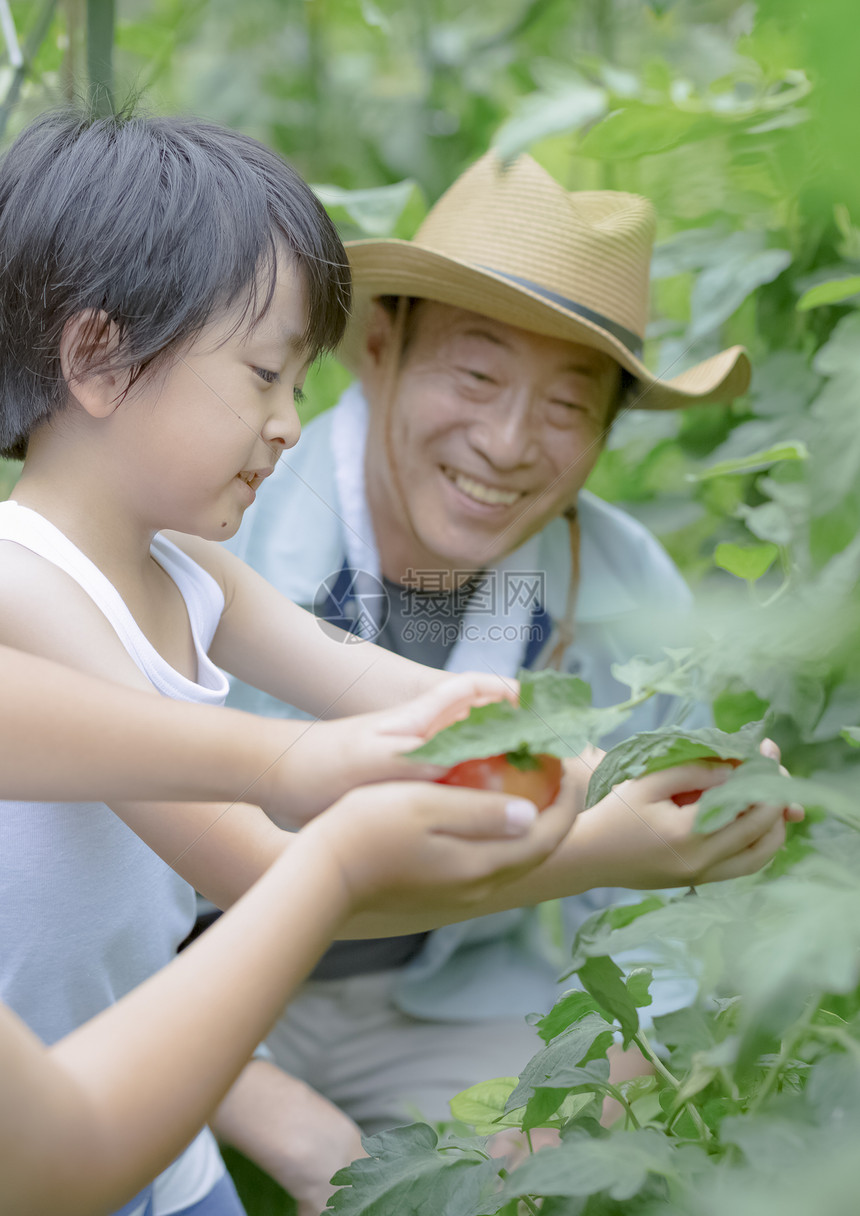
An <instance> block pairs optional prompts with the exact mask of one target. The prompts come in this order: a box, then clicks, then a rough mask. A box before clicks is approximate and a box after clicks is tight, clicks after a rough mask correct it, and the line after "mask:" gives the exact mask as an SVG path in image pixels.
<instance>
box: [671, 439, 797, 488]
mask: <svg viewBox="0 0 860 1216" xmlns="http://www.w3.org/2000/svg"><path fill="white" fill-rule="evenodd" d="M808 458H809V449H808V448H807V446H806V444H805V443H802V442H801V441H800V440H799V439H793V440H791V441H790V442H788V443H778V444H776V445H774V447H771V448H765V449H764V451H761V452H751V453H750V454H749V455H748V456H739V457H738V458H737V460H720V461H719V462H718V463H717V464H712V465H708V467H707V468H706V469H701V470H699V471H698V472H696V473H688V474H687V480H688V481H710V480H711V479H712V478H714V477H728V476H730V475H732V474H735V473H757V472H759V471H760V470H762V469H769V468H770V467H771V465H774V464H779V463H781V462H782V461H785V460H807V459H808Z"/></svg>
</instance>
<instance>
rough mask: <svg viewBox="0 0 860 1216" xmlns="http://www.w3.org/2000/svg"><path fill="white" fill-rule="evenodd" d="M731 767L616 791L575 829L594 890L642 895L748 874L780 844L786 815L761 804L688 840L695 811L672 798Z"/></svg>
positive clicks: (653, 777)
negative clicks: (607, 888)
mask: <svg viewBox="0 0 860 1216" xmlns="http://www.w3.org/2000/svg"><path fill="white" fill-rule="evenodd" d="M730 772H731V769H729V768H728V767H720V766H716V765H707V764H684V765H678V766H677V767H675V768H669V769H664V770H663V771H662V772H659V773H651V774H649V775H648V776H647V777H640V778H639V779H638V780H636V781H625V782H623V783H622V784H621V785H618V786H616V787H615V788H614V789H613V790H612V792H611V793H610V794H607V796H606V797H605V798H603V799H602V800H601V801H600V802H599V803H598V804H597V805H596V806H594V807H592V808H591V809H590V810H588V811H586V812H585V813H584V814H583V815H582V816H580V818H579V819H578V821H577V823H576V824H575V825H574V829H573V838H572V840H573V844H574V845H576V844H579V845H580V847H581V848H582V850H583V854H584V855H585V858H584V859H587V860H586V861H585V864H587V865H588V866H589V875H590V876H593V881H592V882H591V884H590V885H593V886H625V887H632V888H635V889H640V890H648V889H651V888H657V887H676V886H687V885H695V884H699V883H705V882H718V881H721V880H723V879H726V878H737V877H739V876H740V875H742V874H753V873H754V872H755V871H756V870H759V869H761V867H762V866H763V865H765V864H766V863H767V862H768V861H770V859H771V857H773V855H774V853H775V852H776V851H777V849H779V848H781V847H782V845H783V843H784V842H785V818H784V808H783V807H776V806H769V805H766V804H759V805H756V806H753V807H750V808H749V810H747V811H745V812H744V813H743V814H742V815H739V816H738V818H737V819H735V820H734V822H733V823H730V824H728V825H727V826H726V827H724V828H720V829H719V830H718V831H716V832H711V833H709V834H708V835H702V834H700V833H695V832H693V824H694V822H695V819H696V812H697V810H698V803H697V802H696V803H692V804H690V805H687V806H683V807H679V806H677V805H676V804H675V803H674V802H673V801H672V795H673V794H676V793H681V792H684V791H686V790H691V789H697V790H707V789H710V788H711V787H712V786H715V785H720V784H722V782H724V781H725V780H726V778H727V776H728V775H729V773H730Z"/></svg>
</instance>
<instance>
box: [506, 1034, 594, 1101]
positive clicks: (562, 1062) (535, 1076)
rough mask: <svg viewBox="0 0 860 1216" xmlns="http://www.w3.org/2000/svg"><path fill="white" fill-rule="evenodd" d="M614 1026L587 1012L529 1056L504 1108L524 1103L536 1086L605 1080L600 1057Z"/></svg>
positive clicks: (540, 1087) (583, 1083)
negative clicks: (574, 1023) (566, 1029)
mask: <svg viewBox="0 0 860 1216" xmlns="http://www.w3.org/2000/svg"><path fill="white" fill-rule="evenodd" d="M613 1031H614V1027H613V1026H612V1025H611V1023H609V1022H607V1021H606V1020H605V1019H604V1018H602V1017H600V1016H599V1015H598V1014H595V1013H591V1014H587V1015H586V1016H585V1017H584V1018H582V1019H581V1020H580V1021H579V1022H577V1023H576V1025H575V1026H572V1027H571V1028H570V1030H568V1031H567V1032H566V1033H564V1034H561V1035H559V1036H558V1037H557V1038H555V1039H553V1040H552V1042H551V1043H549V1044H548V1045H547V1046H546V1047H543V1048H541V1050H540V1051H539V1052H537V1054H536V1055H534V1056H532V1058H531V1059H530V1060H529V1062H528V1064H526V1066H525V1068H524V1069H523V1071H522V1072H521V1073H520V1078H519V1083H518V1085H517V1087H516V1089H515V1090H514V1091H513V1093H512V1094H511V1096H510V1098H508V1102H507V1109H508V1110H516V1109H517V1107H519V1106H524V1105H525V1104H526V1103H527V1102H528V1101H529V1099H530V1098H531V1096H532V1094H533V1093H534V1091H535V1090H536V1089H546V1088H550V1089H559V1088H566V1089H575V1088H577V1087H578V1086H582V1085H593V1084H594V1083H595V1082H598V1083H600V1082H605V1081H606V1078H607V1077H608V1076H609V1064H608V1062H607V1061H606V1060H605V1059H603V1058H602V1057H603V1055H604V1053H605V1052H606V1050H607V1048H608V1047H609V1045H610V1044H611V1043H612V1037H613Z"/></svg>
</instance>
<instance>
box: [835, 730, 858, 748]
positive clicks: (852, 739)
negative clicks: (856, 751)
mask: <svg viewBox="0 0 860 1216" xmlns="http://www.w3.org/2000/svg"><path fill="white" fill-rule="evenodd" d="M839 733H840V735H841V736H842V738H843V739H844V740H845V741H846V743H850V744H851V746H852V747H860V726H843V728H842V730H841V731H840V732H839Z"/></svg>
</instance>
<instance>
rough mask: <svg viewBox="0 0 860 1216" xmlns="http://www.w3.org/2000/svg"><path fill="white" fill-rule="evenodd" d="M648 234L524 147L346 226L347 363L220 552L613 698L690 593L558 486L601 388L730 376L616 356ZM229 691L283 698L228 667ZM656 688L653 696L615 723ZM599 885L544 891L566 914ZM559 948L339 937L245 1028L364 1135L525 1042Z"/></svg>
mask: <svg viewBox="0 0 860 1216" xmlns="http://www.w3.org/2000/svg"><path fill="white" fill-rule="evenodd" d="M653 232H654V217H653V212H652V208H651V206H650V204H649V203H648V202H647V201H646V200H644V199H642V198H639V197H637V196H634V195H629V194H621V193H617V192H607V191H602V192H600V191H598V192H578V193H568V192H567V191H566V190H564V189H563V188H562V187H561V186H560V185H558V183H557V182H555V181H554V179H553V178H552V177H550V176H549V175H548V174H547V173H546V172H544V170H543V169H541V168H540V167H539V166H538V165H537V164H536V163H535V162H534V161H533V160H531V159H530V158H529V157H527V156H522V157H520V158H519V159H518V160H517V161H515V162H514V163H513V164H512V165H510V166H509V167H504V166H503V165H502V164H500V163H499V162H498V160H497V159H496V158H495V157H494V156H493V155H492V154H489V155H487V156H485V157H483V158H482V159H481V160H479V161H478V162H477V163H476V164H475V165H473V166H472V167H471V168H470V169H469V170H467V172H465V173H464V174H463V175H462V177H461V178H460V179H459V180H458V181H457V182H455V184H454V185H453V186H452V187H451V189H450V190H449V191H448V192H447V193H446V194H445V195H444V196H443V197H442V198H441V199H440V200H439V202H438V203H437V204H436V206H435V207H434V208H433V209H432V210H431V212H430V213H429V215H428V216H427V218H426V220H425V222H424V224H423V225H422V227H421V229H420V230H419V232H418V233H417V235H416V236H415V239H414V240H412V241H401V240H368V241H358V242H354V243H353V244H352V245H351V246H349V247H348V248H349V254H350V261H351V265H352V272H353V276H354V286H355V292H356V308H355V313H354V317H353V321H352V323H351V328H350V330H349V333H348V335H347V339H346V342H345V345H344V349H343V352H342V357H343V360H344V362H345V363H346V364H347V366H349V367H350V368H351V369H352V370H354V371H355V372H356V374H357V376H358V380H357V381H356V383H355V384H353V385H352V386H351V387H350V388H349V389H348V390H347V392H346V393H345V394H344V396H343V398H342V400H341V401H340V403H339V404H338V405H337V406H336V407H335V408H334V409H333V410H331V411H330V412H328V413H327V414H324V415H323V416H322V417H320V418H318V419H317V420H315V421H314V422H313V423H311V424H310V426H309V427H308V428H307V430H306V432H305V434H304V435H303V437H302V439H301V442H300V444H299V446H298V447H297V448H296V449H295V450H294V451H292V452H290V453H288V454H287V455H286V456H285V457H284V458H283V459H282V460H281V463H280V465H279V467H278V469H277V470H276V473H275V475H274V477H273V478H272V479H271V482H270V484H269V485H267V487H266V490H265V493H264V494H262V495H261V496H260V500H259V502H258V503H257V504H256V505H255V507H254V508H252V509H251V510H250V511H249V512H248V517H247V519H246V522H245V524H244V525H243V528H242V530H241V531H240V533H239V536H238V538H237V540H236V541H235V542H233V547H234V548H235V549H236V551H237V552H239V554H240V555H241V556H242V557H244V558H245V559H246V560H247V561H249V562H250V564H251V565H253V566H255V567H256V568H257V569H258V570H259V571H260V572H261V573H262V574H263V575H264V576H265V577H266V578H267V579H268V580H269V581H270V582H272V583H274V584H275V585H276V586H277V587H278V588H279V589H280V590H282V591H283V592H285V593H286V594H287V595H289V596H290V597H291V598H292V599H294V600H296V601H297V602H298V603H300V604H304V605H306V606H315V610H316V611H317V613H318V614H319V615H321V616H325V617H327V618H328V619H329V620H332V621H335V622H336V623H338V624H340V625H347V626H348V627H351V628H352V629H353V631H354V632H356V633H358V634H359V635H360V636H363V637H369V638H373V639H374V640H375V641H377V642H378V643H379V644H381V645H383V646H385V647H388V648H390V649H392V650H395V651H397V652H399V653H401V654H404V655H407V656H408V657H410V658H414V659H418V660H419V661H421V662H424V663H428V664H431V665H434V666H437V667H446V668H448V669H450V670H475V669H485V670H491V671H494V672H499V673H502V674H506V675H510V676H513V675H515V674H516V672H517V671H518V669H519V668H520V667H523V666H525V667H541V666H547V665H554V666H556V667H558V668H559V669H560V670H563V671H567V672H575V673H577V674H578V675H580V676H582V678H583V679H585V680H586V681H588V682H589V683H590V684H591V686H592V689H593V692H594V699H595V702H596V703H598V704H609V703H612V702H615V701H618V700H621V699H623V698H624V696H625V695H626V689H624V688H623V687H622V686H621V685H619V684H618V683H617V682H616V681H614V679H613V677H612V675H611V672H610V665H611V664H612V663H614V662H618V661H623V660H624V659H626V658H629V657H630V656H631V655H633V654H635V653H641V652H642V651H643V650H646V649H649V648H650V649H652V650H653V649H654V648H655V646H657V645H659V643H660V642H661V641H666V642H668V643H669V644H671V642H672V641H673V637H674V635H673V632H672V628H671V620H670V618H672V617H677V614H678V613H679V610H680V611H681V612H683V611H684V610H685V609H686V608H687V607H688V605H689V593H688V590H687V588H686V586H685V584H684V582H683V580H682V579H681V577H680V575H679V573H678V572H677V570H676V569H675V567H674V566H673V564H672V563H671V561H670V560H669V558H668V557H667V556H666V554H665V553H664V552H663V550H662V549H661V548H660V546H659V545H658V544H657V542H656V541H655V540H654V538H653V537H652V536H651V535H650V534H649V533H648V532H647V531H646V530H645V529H644V528H643V527H642V526H641V525H640V524H638V523H637V522H636V521H634V520H633V519H631V518H630V517H629V516H627V515H625V514H624V513H623V512H622V511H620V510H618V509H617V508H615V507H612V506H609V505H607V504H606V503H604V502H601V501H600V500H598V499H597V498H595V497H594V496H592V495H590V494H588V493H587V492H585V491H584V490H583V485H584V483H585V481H586V478H587V477H588V474H589V473H590V471H591V470H592V468H593V467H594V464H595V461H596V460H597V457H598V455H599V453H600V451H601V447H602V445H603V442H604V440H605V438H606V435H607V432H608V430H609V427H610V426H611V424H612V421H613V419H614V418H615V416H616V414H617V412H618V410H619V409H621V408H629V407H636V408H644V409H671V408H679V407H682V406H686V405H690V404H695V403H702V402H711V401H722V400H726V399H729V398H731V397H733V396H735V395H737V394H738V393H740V392H742V391H743V390H744V389H745V388H746V385H747V382H748V377H749V368H748V363H747V360H746V357H745V355H744V353H743V351H742V350H741V349H740V348H735V349H733V350H729V351H725V352H723V353H722V354H720V355H718V356H716V357H714V358H712V359H710V360H708V361H707V362H706V363H703V364H700V365H699V366H697V367H694V368H692V369H690V370H688V371H685V372H684V373H682V374H681V375H679V376H677V377H675V378H674V379H672V380H660V379H657V378H656V377H655V376H653V375H652V374H651V373H650V372H649V371H648V369H647V368H646V367H645V365H644V364H643V363H642V362H641V353H642V345H643V338H644V334H645V325H646V318H647V310H648V269H649V259H650V251H651V243H652V239H653ZM658 626H659V627H658ZM232 702H233V704H234V705H237V706H241V707H242V708H247V709H253V710H255V711H257V712H262V713H268V714H281V713H290V712H291V711H290V710H289V708H287V707H285V706H282V705H280V704H279V703H277V702H274V701H272V700H271V699H270V698H268V697H265V696H264V695H263V694H260V693H257V692H256V691H254V690H251V689H247V688H243V687H238V688H236V689H235V690H234V693H233V698H232ZM672 709H673V706H672V704H671V702H670V699H669V698H659V697H658V698H654V699H652V700H651V701H650V702H648V703H646V704H643V705H642V706H640V707H639V708H638V709H637V710H636V712H635V713H634V714H633V716H632V718H630V719H629V720H628V721H627V722H626V723H625V725H624V728H623V730H622V731H621V732H619V734H620V735H625V734H628V733H631V732H633V731H635V730H643V729H651V728H653V727H655V726H657V725H659V724H660V723H661V722H663V721H665V720H666V718H667V716H668V715H669V714H670V713H671V711H672ZM622 881H623V880H622ZM631 885H632V884H631ZM620 894H621V893H620V892H617V891H616V892H606V891H596V892H591V893H589V895H587V896H579V897H575V898H573V899H570V900H566V901H564V905H563V907H564V912H565V919H566V921H567V924H568V927H569V928H572V927H575V925H576V924H578V923H580V922H581V921H582V920H583V919H584V917H585V916H586V915H588V914H589V912H590V911H591V910H593V909H594V908H595V907H597V906H602V905H604V904H606V903H607V902H609V901H610V900H611V899H612V898H613V897H617V896H619V895H620ZM558 970H559V963H558V959H557V958H554V957H553V955H552V951H551V950H547V948H546V943H545V942H544V940H543V934H542V926H541V922H540V919H539V917H538V915H537V914H536V912H535V911H534V910H522V911H518V912H508V913H502V914H499V915H496V916H492V917H485V918H482V919H481V920H477V921H473V922H470V923H469V924H466V925H456V926H452V927H449V928H447V929H443V930H438V931H436V932H433V933H431V934H421V935H415V936H412V937H405V938H394V939H386V940H383V941H376V942H352V943H339V944H336V945H335V947H334V948H333V949H332V950H331V951H330V953H329V954H328V955H327V956H326V958H325V959H324V960H323V962H322V963H321V964H320V966H319V968H318V969H317V971H316V972H315V973H314V975H313V977H312V979H311V981H310V982H309V983H308V984H307V985H306V987H305V990H304V992H303V994H302V995H300V996H299V997H298V999H297V1000H296V1001H295V1002H294V1003H293V1004H292V1005H291V1006H290V1007H289V1009H288V1010H287V1012H286V1014H285V1016H284V1017H283V1018H282V1020H281V1022H280V1023H279V1024H278V1026H277V1027H276V1029H275V1031H274V1032H273V1034H272V1036H271V1037H270V1039H269V1041H268V1045H269V1047H270V1049H271V1051H272V1052H273V1055H274V1057H275V1060H276V1061H277V1063H278V1064H279V1065H281V1067H282V1068H284V1069H285V1070H287V1071H288V1072H289V1073H292V1074H294V1075H295V1076H297V1077H300V1078H303V1079H304V1080H305V1081H307V1082H308V1083H309V1084H310V1085H312V1086H313V1087H314V1088H315V1089H316V1090H318V1091H319V1092H320V1093H321V1094H324V1095H325V1096H326V1097H327V1098H328V1099H330V1100H331V1101H332V1102H333V1103H336V1104H337V1105H338V1106H339V1107H340V1108H341V1109H342V1110H344V1111H346V1112H347V1113H348V1114H349V1115H350V1117H351V1118H353V1119H354V1120H356V1122H357V1123H358V1124H359V1125H360V1126H361V1127H362V1129H363V1130H365V1131H367V1132H373V1131H376V1130H379V1129H381V1128H384V1127H387V1126H391V1125H392V1124H394V1123H396V1122H402V1121H404V1119H406V1120H408V1119H409V1118H410V1117H412V1116H415V1115H420V1116H423V1117H424V1118H428V1119H431V1120H434V1119H444V1118H446V1117H449V1116H448V1106H447V1102H448V1099H449V1098H450V1097H451V1096H452V1095H453V1094H454V1093H456V1092H457V1091H459V1090H461V1089H463V1088H465V1087H466V1086H468V1085H470V1084H472V1083H474V1082H477V1081H479V1080H482V1079H485V1078H488V1077H493V1076H497V1075H510V1074H514V1073H516V1072H517V1070H518V1069H520V1068H521V1067H522V1065H523V1064H524V1063H525V1061H526V1060H527V1059H528V1058H529V1057H530V1055H531V1054H533V1052H534V1051H535V1050H536V1049H537V1047H538V1046H539V1042H538V1040H537V1039H536V1036H535V1033H534V1031H533V1029H532V1028H531V1027H530V1026H528V1025H527V1024H526V1023H525V1021H524V1016H525V1015H526V1014H528V1013H530V1012H533V1011H535V1010H546V1009H547V1008H549V1006H550V1005H551V1004H552V1003H553V1001H554V1000H555V999H556V998H557V996H558V995H559V990H558V988H557V985H556V976H557V972H558ZM668 999H669V998H668V997H667V1000H668ZM664 1003H665V1002H664Z"/></svg>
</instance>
